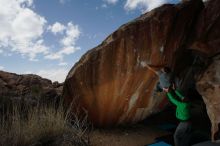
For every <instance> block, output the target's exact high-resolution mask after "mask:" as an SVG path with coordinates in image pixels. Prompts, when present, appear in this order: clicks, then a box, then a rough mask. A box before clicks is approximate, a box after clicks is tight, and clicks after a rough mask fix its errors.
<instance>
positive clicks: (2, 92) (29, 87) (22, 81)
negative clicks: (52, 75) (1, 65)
mask: <svg viewBox="0 0 220 146" xmlns="http://www.w3.org/2000/svg"><path fill="white" fill-rule="evenodd" d="M62 88H63V85H62V84H59V83H58V82H55V83H52V82H51V81H50V80H48V79H44V78H41V77H40V76H37V75H33V74H27V75H17V74H14V73H8V72H4V71H0V100H4V101H5V100H9V101H10V102H11V101H15V102H18V101H24V102H27V103H28V104H37V103H38V102H42V103H43V102H45V103H46V102H50V101H54V100H55V99H59V98H60V97H61V94H62ZM2 103H3V102H1V104H2Z"/></svg>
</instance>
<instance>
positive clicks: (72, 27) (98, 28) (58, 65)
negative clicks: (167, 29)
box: [0, 0, 179, 82]
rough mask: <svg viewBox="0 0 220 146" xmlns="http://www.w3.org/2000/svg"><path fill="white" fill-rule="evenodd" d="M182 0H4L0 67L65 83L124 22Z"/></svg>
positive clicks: (0, 17)
mask: <svg viewBox="0 0 220 146" xmlns="http://www.w3.org/2000/svg"><path fill="white" fill-rule="evenodd" d="M178 2H179V0H0V70H4V71H8V72H14V73H17V74H30V73H31V74H37V75H40V76H42V77H44V78H48V79H50V80H52V81H59V82H63V81H64V80H65V78H66V75H67V74H68V71H69V70H70V69H71V68H72V67H73V65H74V64H75V63H76V62H77V61H78V60H79V59H80V58H81V56H82V55H83V54H84V53H86V52H87V51H88V50H90V49H92V48H94V47H95V46H97V45H99V44H100V43H101V42H102V41H103V40H104V39H105V38H106V37H107V36H108V35H110V34H111V33H112V32H114V31H115V30H117V29H118V28H119V27H120V26H121V25H123V24H125V23H127V22H129V21H131V20H133V19H135V18H137V17H139V16H140V15H141V14H143V13H145V12H147V11H150V10H152V9H154V8H156V7H158V6H161V5H162V4H165V3H178Z"/></svg>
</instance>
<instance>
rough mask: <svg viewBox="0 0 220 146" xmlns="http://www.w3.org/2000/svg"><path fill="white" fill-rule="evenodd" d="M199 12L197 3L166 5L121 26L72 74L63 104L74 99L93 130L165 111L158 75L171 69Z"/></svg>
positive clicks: (196, 1)
mask: <svg viewBox="0 0 220 146" xmlns="http://www.w3.org/2000/svg"><path fill="white" fill-rule="evenodd" d="M203 7H204V5H203V3H202V1H201V0H193V1H188V2H184V3H182V4H179V5H170V4H169V5H164V6H162V7H160V8H157V9H155V10H153V11H151V12H148V13H146V14H144V15H142V16H141V17H139V18H137V19H136V20H134V21H132V22H130V23H128V24H125V25H123V26H121V27H120V28H119V29H118V30H117V31H115V32H114V33H113V34H111V35H110V36H109V37H108V38H107V39H106V40H104V41H103V43H102V44H101V45H99V46H98V47H96V48H94V49H92V50H90V51H89V52H87V53H86V54H85V55H84V56H83V57H82V58H81V59H80V61H79V62H78V63H77V64H76V65H75V66H74V67H73V68H72V69H71V71H70V72H69V74H68V76H67V78H66V81H65V85H64V93H63V95H64V97H65V99H66V101H67V102H69V103H70V102H71V101H72V100H73V99H74V100H75V101H76V103H77V105H78V106H79V107H81V108H83V109H85V110H86V111H87V112H88V116H89V118H90V120H91V121H92V122H93V123H94V124H95V125H97V126H109V125H118V124H124V123H133V122H137V121H140V120H142V119H144V118H146V117H147V116H149V115H151V114H152V113H155V112H158V111H160V110H161V109H163V107H164V106H165V105H166V103H167V101H166V98H165V97H164V95H159V94H157V93H154V89H155V86H156V83H157V82H158V75H157V73H156V71H158V69H160V68H161V67H163V66H166V65H167V66H174V65H175V60H176V56H175V53H176V52H177V51H179V52H181V50H183V49H185V46H186V44H187V43H186V42H188V39H189V38H188V36H189V33H191V32H192V29H191V28H192V27H193V26H194V25H195V22H194V21H195V18H196V17H197V16H198V14H199V13H200V12H201V10H202V9H203Z"/></svg>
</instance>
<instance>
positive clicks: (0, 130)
mask: <svg viewBox="0 0 220 146" xmlns="http://www.w3.org/2000/svg"><path fill="white" fill-rule="evenodd" d="M3 113H4V114H3V115H2V116H1V122H0V145H1V146H86V145H88V135H87V134H86V133H87V132H86V131H85V130H86V128H85V127H86V120H85V119H82V120H79V119H78V118H77V117H76V116H75V118H74V120H71V119H72V116H73V115H70V112H69V111H65V110H64V108H63V106H59V107H56V108H55V106H54V105H49V106H48V105H44V106H42V105H41V106H36V107H28V106H25V107H21V106H17V105H16V106H15V105H14V106H13V108H12V109H11V110H10V111H9V110H8V111H7V112H3Z"/></svg>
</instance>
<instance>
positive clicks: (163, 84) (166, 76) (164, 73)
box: [156, 67, 172, 92]
mask: <svg viewBox="0 0 220 146" xmlns="http://www.w3.org/2000/svg"><path fill="white" fill-rule="evenodd" d="M171 75H172V72H171V69H170V68H169V67H164V68H162V69H161V70H160V71H159V72H158V76H159V82H158V83H157V87H156V91H157V92H162V91H163V88H168V87H169V86H170V82H171Z"/></svg>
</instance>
